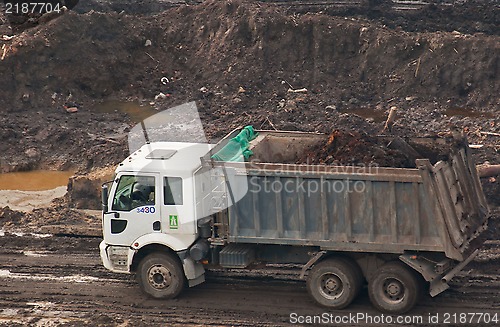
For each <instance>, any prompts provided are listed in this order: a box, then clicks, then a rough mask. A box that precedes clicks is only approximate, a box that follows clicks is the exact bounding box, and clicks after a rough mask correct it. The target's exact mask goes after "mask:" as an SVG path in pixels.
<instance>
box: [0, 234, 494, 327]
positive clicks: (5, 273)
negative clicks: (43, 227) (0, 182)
mask: <svg viewBox="0 0 500 327" xmlns="http://www.w3.org/2000/svg"><path fill="white" fill-rule="evenodd" d="M2 238H4V237H2ZM23 239H24V240H23V242H22V243H21V242H4V244H3V246H2V248H1V249H0V262H1V263H0V326H11V325H12V324H13V323H18V324H21V325H36V324H38V325H40V326H43V325H47V324H49V323H50V324H54V325H56V326H57V325H63V324H64V325H65V326H96V325H99V326H108V325H109V326H115V325H123V326H128V325H130V326H132V325H133V326H152V325H165V324H168V325H169V326H181V325H184V326H185V325H196V324H197V325H204V326H210V325H214V326H255V325H259V326H284V325H289V315H290V313H292V312H296V313H298V314H303V315H314V314H316V315H319V314H322V313H324V312H329V313H332V314H334V315H346V314H349V313H359V312H364V313H368V314H371V315H377V314H378V313H377V312H376V311H375V310H374V309H373V308H372V307H371V305H370V303H369V300H368V296H367V291H366V289H364V290H363V291H362V294H361V295H360V296H359V297H358V298H357V299H356V300H355V302H354V303H353V304H352V305H351V306H350V307H349V308H348V309H346V310H341V311H332V310H327V309H324V308H321V307H318V306H317V305H316V304H315V303H314V302H313V301H312V300H311V299H310V298H309V296H308V294H307V291H306V289H305V283H304V282H303V281H300V280H298V278H297V276H298V273H299V270H298V269H297V267H294V266H290V267H289V266H287V267H285V269H278V267H274V266H273V267H271V268H270V269H266V270H254V271H249V272H245V273H244V272H242V271H238V270H229V271H223V270H216V271H210V272H208V273H207V282H206V283H204V284H201V285H199V286H197V287H195V288H191V289H186V290H185V292H184V293H183V294H182V295H181V296H180V297H179V298H178V299H174V300H162V301H160V300H154V299H150V298H148V297H146V296H145V295H143V294H142V293H141V292H140V290H139V288H138V286H137V284H136V283H135V281H134V279H133V277H132V276H130V275H122V274H113V273H110V272H108V271H107V270H105V269H104V267H102V266H101V264H100V259H99V253H98V251H97V248H96V247H94V246H89V247H87V248H86V250H85V246H88V245H95V244H97V243H98V241H99V240H97V239H95V240H89V239H85V238H73V239H71V238H60V237H51V238H49V239H45V240H44V245H45V247H44V248H39V249H38V250H33V249H30V250H25V249H23V248H22V244H25V247H26V248H32V246H31V245H30V244H32V243H33V244H37V243H39V240H35V239H34V238H33V237H23ZM16 240H17V239H16ZM11 241H13V239H12V240H11ZM9 244H11V245H10V247H9ZM57 244H63V245H66V248H64V247H63V248H61V247H58V246H57ZM39 245H40V244H39ZM68 245H71V246H68ZM48 249H51V250H48ZM65 249H66V250H65ZM74 249H78V251H75V252H73V250H74ZM499 252H500V245H499V244H488V245H487V246H486V247H485V252H484V253H485V254H486V259H484V258H483V257H482V260H483V259H484V260H486V261H485V262H474V263H473V264H472V267H471V268H470V269H466V270H465V271H464V272H462V273H461V274H460V275H459V276H458V277H457V278H455V279H454V280H453V282H452V287H451V288H450V289H449V290H448V291H446V292H444V293H443V294H441V295H440V296H438V297H436V298H430V297H426V298H425V299H424V300H422V301H421V302H420V304H419V305H418V306H417V307H416V308H415V310H413V311H412V312H411V314H416V315H418V314H420V315H423V316H427V315H428V314H429V313H435V312H475V311H476V312H477V311H481V312H491V313H494V312H498V311H499V310H500V295H499V294H500V280H499V278H498V273H499V271H500V263H499V260H498V255H497V254H498V253H499ZM495 254H496V256H495Z"/></svg>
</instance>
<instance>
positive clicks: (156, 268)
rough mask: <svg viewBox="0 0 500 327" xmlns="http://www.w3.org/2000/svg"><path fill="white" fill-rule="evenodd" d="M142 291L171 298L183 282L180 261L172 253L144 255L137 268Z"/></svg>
mask: <svg viewBox="0 0 500 327" xmlns="http://www.w3.org/2000/svg"><path fill="white" fill-rule="evenodd" d="M137 281H138V282H139V286H140V287H141V289H142V291H143V292H144V293H146V294H147V295H150V296H152V297H154V298H156V299H173V298H175V297H176V296H178V295H179V294H180V293H181V292H182V289H183V288H184V284H185V277H184V272H183V269H182V265H181V262H180V261H179V259H178V258H176V257H175V256H174V254H169V253H152V254H149V255H147V256H146V257H144V259H142V260H141V262H140V263H139V267H138V269H137Z"/></svg>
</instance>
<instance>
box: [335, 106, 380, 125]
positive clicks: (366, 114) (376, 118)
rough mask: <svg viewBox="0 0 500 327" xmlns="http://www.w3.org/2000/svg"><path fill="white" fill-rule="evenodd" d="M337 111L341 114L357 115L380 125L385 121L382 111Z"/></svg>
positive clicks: (364, 109) (366, 109) (362, 109)
mask: <svg viewBox="0 0 500 327" xmlns="http://www.w3.org/2000/svg"><path fill="white" fill-rule="evenodd" d="M338 111H339V112H341V113H347V114H354V115H358V116H361V117H363V118H365V119H373V122H375V123H380V122H383V121H385V120H386V119H387V114H386V113H385V112H384V111H382V110H373V109H369V108H357V109H339V110H338Z"/></svg>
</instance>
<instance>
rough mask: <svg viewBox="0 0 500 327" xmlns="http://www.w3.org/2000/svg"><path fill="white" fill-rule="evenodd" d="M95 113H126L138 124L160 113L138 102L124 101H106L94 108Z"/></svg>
mask: <svg viewBox="0 0 500 327" xmlns="http://www.w3.org/2000/svg"><path fill="white" fill-rule="evenodd" d="M94 111H96V112H100V113H116V112H121V113H125V114H127V115H129V117H130V119H132V121H134V122H136V123H138V122H141V121H143V120H144V119H146V118H148V117H150V116H152V115H154V114H157V113H158V111H157V110H155V109H153V108H152V107H150V106H148V105H141V104H140V103H139V102H137V101H122V100H106V101H104V102H102V103H100V104H98V105H96V106H95V107H94Z"/></svg>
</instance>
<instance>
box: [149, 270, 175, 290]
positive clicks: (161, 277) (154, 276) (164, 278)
mask: <svg viewBox="0 0 500 327" xmlns="http://www.w3.org/2000/svg"><path fill="white" fill-rule="evenodd" d="M148 281H149V283H150V284H151V286H152V287H154V288H156V289H164V288H167V287H169V286H170V284H171V283H172V274H171V273H170V270H168V269H167V268H166V267H164V266H153V267H151V268H150V269H149V272H148Z"/></svg>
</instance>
